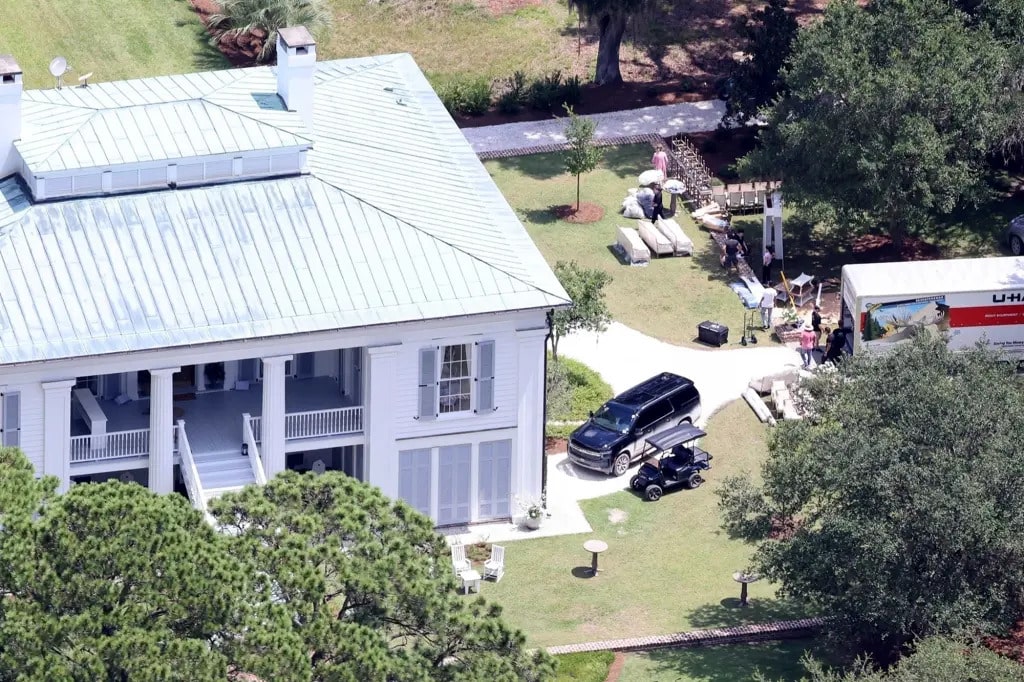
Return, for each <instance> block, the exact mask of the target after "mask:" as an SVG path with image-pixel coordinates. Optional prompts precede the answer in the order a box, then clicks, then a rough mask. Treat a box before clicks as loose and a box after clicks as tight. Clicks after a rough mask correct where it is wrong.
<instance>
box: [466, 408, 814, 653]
mask: <svg viewBox="0 0 1024 682" xmlns="http://www.w3.org/2000/svg"><path fill="white" fill-rule="evenodd" d="M708 433H709V434H710V435H708V436H707V437H706V438H705V439H703V441H702V443H701V446H702V447H704V448H706V449H707V450H708V451H709V452H710V453H712V455H714V461H713V465H714V468H713V469H712V470H711V471H710V472H708V476H707V479H708V482H707V483H706V484H705V485H704V486H703V487H701V488H700V489H698V490H694V491H690V490H679V491H677V492H673V493H671V494H669V495H666V496H665V497H663V498H662V499H661V500H660V501H658V502H645V501H642V500H641V499H640V498H639V497H638V496H636V495H634V494H632V493H628V492H620V493H615V494H613V495H608V496H606V497H601V498H598V499H594V500H587V501H584V502H583V503H582V506H583V510H584V512H585V513H586V515H587V519H588V520H589V521H590V524H591V526H592V527H593V528H594V532H593V533H592V534H589V535H568V536H561V537H553V538H541V539H537V540H524V541H519V542H511V543H508V545H507V546H506V552H505V565H506V572H505V577H504V578H503V579H502V581H501V582H500V583H497V584H493V583H487V584H486V585H484V589H483V593H484V596H485V597H486V598H487V599H488V600H493V601H494V602H496V603H498V604H500V605H501V606H502V607H503V609H504V614H505V617H506V619H507V621H508V622H509V623H510V624H511V625H513V626H515V627H517V628H520V629H521V630H523V631H524V632H525V633H526V636H527V640H528V642H529V644H530V646H548V645H554V644H567V643H574V642H585V641H593V640H601V639H614V638H620V637H637V636H642V635H648V634H665V633H670V632H678V631H683V630H692V629H697V628H704V627H718V626H725V625H731V624H738V623H746V622H757V621H765V620H775V619H781V618H788V617H794V616H797V615H799V614H798V611H796V610H795V609H794V608H793V607H792V606H791V605H787V604H784V603H781V602H779V601H777V600H776V599H775V598H774V595H775V590H774V588H773V587H772V586H771V585H769V584H765V583H755V584H753V585H752V586H751V593H750V594H751V599H752V600H753V605H752V606H751V607H750V608H748V609H737V608H735V607H734V606H733V604H735V602H736V601H738V599H737V597H738V596H739V586H738V585H736V583H734V582H733V580H732V574H733V572H734V571H736V570H738V569H742V568H744V567H746V565H747V563H748V561H749V558H750V552H751V548H750V547H749V546H747V545H745V544H743V543H741V542H738V541H734V540H730V539H728V537H727V536H726V535H725V533H724V532H723V531H722V530H721V528H720V527H719V513H718V506H717V497H716V496H715V495H714V494H713V491H714V488H715V486H717V485H719V482H720V481H721V480H722V479H724V478H725V477H726V476H728V475H730V474H734V473H738V472H740V471H743V470H746V471H755V470H756V469H757V467H758V465H759V463H760V462H761V461H762V459H763V457H764V455H765V451H766V450H765V436H766V433H767V427H766V426H763V425H762V424H761V423H760V422H759V421H758V420H757V418H756V417H755V416H754V414H753V412H751V410H750V408H749V407H748V406H747V405H746V403H744V402H743V401H738V402H735V403H732V404H730V405H728V406H727V407H725V408H724V409H723V410H721V411H720V412H719V413H718V414H716V415H715V416H713V417H712V418H711V424H710V426H709V428H708ZM592 537H593V538H599V539H602V540H605V541H606V542H607V543H608V547H609V548H608V551H607V552H605V553H604V554H603V555H602V556H601V568H602V572H601V574H600V575H599V576H598V577H597V578H589V577H585V576H586V572H587V568H588V567H589V562H590V555H589V554H587V553H586V552H585V551H584V550H583V542H584V541H586V540H588V539H590V538H592Z"/></svg>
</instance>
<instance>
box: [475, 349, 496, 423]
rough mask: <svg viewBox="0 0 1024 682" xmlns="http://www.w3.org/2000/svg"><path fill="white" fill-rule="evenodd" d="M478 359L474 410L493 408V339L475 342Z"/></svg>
mask: <svg viewBox="0 0 1024 682" xmlns="http://www.w3.org/2000/svg"><path fill="white" fill-rule="evenodd" d="M477 348H478V352H479V356H480V357H479V361H478V362H477V363H476V368H477V371H476V411H477V412H491V411H493V410H494V341H481V342H480V343H478V344H477Z"/></svg>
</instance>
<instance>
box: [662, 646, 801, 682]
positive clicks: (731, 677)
mask: <svg viewBox="0 0 1024 682" xmlns="http://www.w3.org/2000/svg"><path fill="white" fill-rule="evenodd" d="M819 647H820V644H819V643H818V641H817V640H815V639H799V640H784V641H779V640H776V641H770V642H758V643H754V644H726V645H720V646H711V647H693V648H682V649H661V650H657V651H649V652H647V653H645V654H642V655H643V656H645V657H646V658H647V659H648V660H649V661H650V663H649V664H648V671H649V672H650V673H651V674H652V678H654V679H666V680H669V679H671V680H674V679H679V678H681V679H686V680H689V679H693V680H701V681H702V682H705V681H706V682H744V681H746V680H753V679H754V675H755V674H756V673H757V672H760V673H761V674H762V675H764V677H765V679H768V680H778V681H779V682H796V681H797V680H800V679H801V678H802V677H803V676H804V674H805V673H806V670H805V668H804V666H803V663H802V662H801V658H802V657H803V655H804V652H805V651H810V652H811V653H812V655H813V653H814V651H815V650H816V649H817V648H819Z"/></svg>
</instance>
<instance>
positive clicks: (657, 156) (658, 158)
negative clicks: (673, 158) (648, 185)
mask: <svg viewBox="0 0 1024 682" xmlns="http://www.w3.org/2000/svg"><path fill="white" fill-rule="evenodd" d="M651 165H652V166H654V167H655V168H657V169H658V170H660V171H661V179H662V180H667V179H668V152H666V151H665V148H664V147H659V148H658V151H656V152H654V156H652V157H651Z"/></svg>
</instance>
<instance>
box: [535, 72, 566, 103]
mask: <svg viewBox="0 0 1024 682" xmlns="http://www.w3.org/2000/svg"><path fill="white" fill-rule="evenodd" d="M561 96H562V72H561V71H552V72H551V73H549V74H547V75H545V76H541V77H540V78H538V79H537V80H535V81H533V82H532V83H530V89H529V92H528V94H527V99H528V100H529V102H530V106H531V107H532V108H534V109H537V110H538V111H554V110H555V109H556V108H558V107H560V106H561V102H560V101H559V100H560V99H561Z"/></svg>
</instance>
